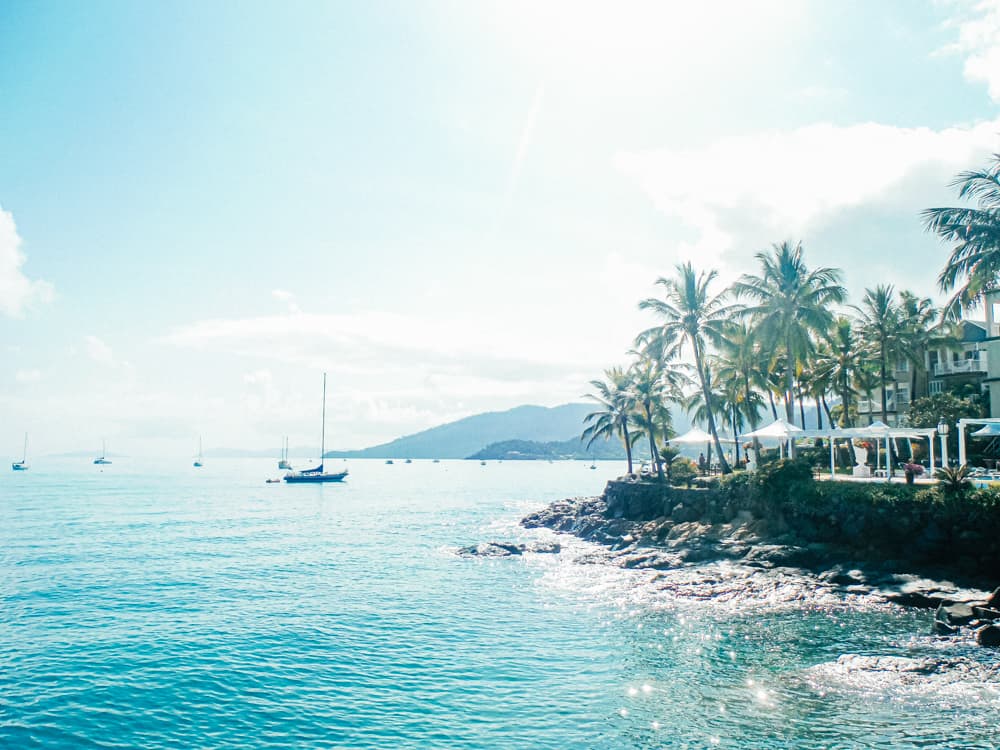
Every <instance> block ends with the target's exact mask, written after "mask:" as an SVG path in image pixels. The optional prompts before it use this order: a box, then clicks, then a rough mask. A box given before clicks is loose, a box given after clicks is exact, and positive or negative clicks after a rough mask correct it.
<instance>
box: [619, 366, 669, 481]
mask: <svg viewBox="0 0 1000 750" xmlns="http://www.w3.org/2000/svg"><path fill="white" fill-rule="evenodd" d="M629 374H630V377H631V381H632V383H631V389H632V398H633V400H634V401H635V405H636V406H637V407H638V408H639V409H640V411H641V415H640V416H641V419H640V420H638V424H639V425H640V426H641V427H642V430H643V431H644V432H645V433H646V435H647V436H648V437H649V455H650V459H651V460H652V462H653V465H654V466H655V467H656V475H657V477H659V479H660V480H662V479H663V465H662V464H661V462H660V457H659V454H658V453H657V451H656V421H657V420H656V418H655V417H656V416H660V415H654V412H655V411H656V408H657V404H663V403H664V402H665V401H666V398H667V392H666V390H665V379H664V373H663V370H662V369H661V368H660V366H659V365H658V364H657V363H656V362H654V361H653V360H652V359H650V358H648V357H642V358H640V359H639V360H637V361H636V362H635V364H633V365H632V367H631V369H630V371H629ZM668 413H669V412H668ZM664 437H666V436H664ZM630 473H631V472H630Z"/></svg>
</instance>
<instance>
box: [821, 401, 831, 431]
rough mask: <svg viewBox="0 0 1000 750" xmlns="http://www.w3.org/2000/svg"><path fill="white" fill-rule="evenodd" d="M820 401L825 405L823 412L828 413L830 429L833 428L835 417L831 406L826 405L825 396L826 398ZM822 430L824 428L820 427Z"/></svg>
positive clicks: (827, 418)
mask: <svg viewBox="0 0 1000 750" xmlns="http://www.w3.org/2000/svg"><path fill="white" fill-rule="evenodd" d="M819 400H820V402H821V403H822V404H823V411H825V412H826V421H827V422H829V424H830V427H831V428H832V427H833V415H832V414H830V405H829V404H827V403H826V396H825V395H824V396H820V397H819ZM820 429H821V430H822V429H823V427H822V426H820Z"/></svg>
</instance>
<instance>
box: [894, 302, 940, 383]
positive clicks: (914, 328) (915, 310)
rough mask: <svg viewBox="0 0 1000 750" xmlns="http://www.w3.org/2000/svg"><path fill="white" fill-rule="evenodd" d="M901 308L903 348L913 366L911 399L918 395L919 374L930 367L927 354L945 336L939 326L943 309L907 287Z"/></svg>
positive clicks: (900, 334) (901, 343)
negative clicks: (926, 359) (941, 333)
mask: <svg viewBox="0 0 1000 750" xmlns="http://www.w3.org/2000/svg"><path fill="white" fill-rule="evenodd" d="M898 310H899V324H900V325H899V351H900V354H901V355H902V356H903V358H905V359H906V360H907V361H908V362H909V363H910V366H911V371H910V398H911V399H913V398H916V397H917V375H918V374H919V373H921V372H923V371H924V370H925V369H926V365H925V364H924V355H925V354H926V352H927V350H928V349H929V348H930V347H931V346H933V345H934V344H936V343H938V341H939V340H940V339H942V338H944V337H943V336H941V335H940V331H939V329H938V326H937V325H936V322H937V318H938V316H939V315H940V312H939V311H938V309H937V308H936V307H934V303H933V301H931V299H930V297H918V296H917V295H915V294H914V293H913V292H910V291H907V290H905V289H904V290H903V291H901V292H900V293H899V307H898ZM952 340H954V339H952Z"/></svg>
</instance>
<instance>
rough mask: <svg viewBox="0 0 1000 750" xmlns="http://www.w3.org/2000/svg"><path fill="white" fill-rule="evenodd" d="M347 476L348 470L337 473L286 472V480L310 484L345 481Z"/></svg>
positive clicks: (290, 482)
mask: <svg viewBox="0 0 1000 750" xmlns="http://www.w3.org/2000/svg"><path fill="white" fill-rule="evenodd" d="M346 476H347V472H346V471H338V472H337V473H336V474H326V473H323V472H316V473H305V472H303V473H299V474H285V481H286V482H288V483H289V484H308V483H316V482H343V481H344V477H346Z"/></svg>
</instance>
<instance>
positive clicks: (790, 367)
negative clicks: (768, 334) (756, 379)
mask: <svg viewBox="0 0 1000 750" xmlns="http://www.w3.org/2000/svg"><path fill="white" fill-rule="evenodd" d="M794 387H795V362H794V356H793V355H792V339H791V336H787V335H786V336H785V390H786V391H787V397H788V400H787V401H786V402H785V416H786V417H787V418H788V424H792V415H793V414H794V409H795V407H794V406H793V405H792V398H793V397H794V393H793V390H792V389H793V388H794ZM788 457H789V458H795V441H794V440H789V441H788Z"/></svg>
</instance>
